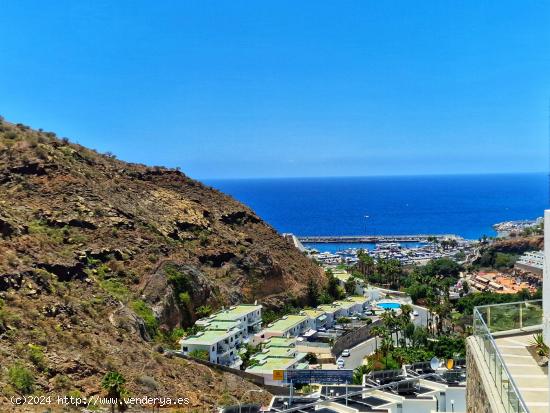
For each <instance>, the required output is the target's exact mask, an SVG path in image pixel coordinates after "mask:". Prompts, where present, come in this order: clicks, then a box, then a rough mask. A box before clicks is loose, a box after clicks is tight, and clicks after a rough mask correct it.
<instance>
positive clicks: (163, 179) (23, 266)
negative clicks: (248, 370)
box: [0, 121, 325, 405]
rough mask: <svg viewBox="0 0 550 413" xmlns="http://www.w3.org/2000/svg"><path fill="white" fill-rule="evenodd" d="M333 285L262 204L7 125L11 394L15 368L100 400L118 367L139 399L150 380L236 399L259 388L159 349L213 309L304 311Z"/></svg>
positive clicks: (0, 268)
mask: <svg viewBox="0 0 550 413" xmlns="http://www.w3.org/2000/svg"><path fill="white" fill-rule="evenodd" d="M324 282H325V281H324V278H323V275H322V273H321V272H320V271H319V268H318V267H317V266H316V265H315V264H314V263H313V262H311V261H310V260H309V259H307V258H306V257H304V256H303V255H302V254H301V253H300V252H299V251H298V250H297V249H295V248H294V247H293V246H292V245H290V244H289V243H288V242H287V241H286V240H284V239H283V238H282V237H281V236H280V235H279V234H278V233H277V232H276V231H275V230H274V229H273V228H271V227H270V226H269V225H267V224H265V223H264V222H262V220H261V219H260V218H259V217H258V216H257V215H256V214H255V213H254V212H253V211H252V210H251V209H249V208H247V207H246V206H244V205H242V204H240V203H239V202H237V201H236V200H234V199H233V198H231V197H229V196H227V195H224V194H222V193H220V192H218V191H216V190H214V189H212V188H209V187H207V186H205V185H203V184H201V183H200V182H197V181H195V180H192V179H190V178H188V177H186V176H185V175H184V174H183V173H181V172H180V171H178V170H174V169H165V168H161V167H147V166H144V165H138V164H129V163H125V162H122V161H119V160H117V159H115V158H114V156H112V155H110V154H107V155H101V154H98V153H97V152H95V151H93V150H90V149H87V148H84V147H82V146H80V145H76V144H72V143H70V142H69V141H68V140H63V139H58V138H57V137H56V136H55V134H53V133H46V132H43V131H36V130H32V129H30V128H28V127H26V126H24V125H20V124H19V125H14V124H11V123H8V122H6V121H2V122H1V124H0V299H1V301H0V344H1V345H0V366H1V368H2V371H1V374H0V388H2V389H4V390H3V395H4V396H6V395H8V394H10V393H13V392H17V389H14V386H13V385H12V384H10V385H8V383H10V378H9V377H8V376H9V371H8V370H9V367H10V366H14V365H20V367H23V368H25V369H27V370H29V371H30V372H31V373H32V375H33V376H34V377H35V380H36V381H35V384H34V391H40V392H55V393H63V392H65V393H66V392H67V391H78V392H82V393H84V394H96V393H98V392H100V388H99V382H100V380H101V377H102V375H103V374H104V373H105V372H106V371H108V370H111V369H117V370H120V371H121V372H123V373H124V374H125V375H126V376H127V377H128V378H129V387H130V389H133V390H134V391H138V390H139V388H140V385H139V383H140V380H141V381H143V380H145V379H144V377H149V378H153V379H154V380H155V381H157V382H158V383H159V386H160V388H162V389H163V390H165V391H168V392H172V393H179V394H183V393H185V395H186V396H190V397H192V398H193V403H194V404H195V405H200V404H201V403H210V404H212V403H214V402H215V401H216V400H217V399H219V398H220V397H221V396H222V395H224V396H227V397H232V395H235V394H236V395H238V394H239V393H242V391H244V389H246V387H247V386H250V385H249V384H246V383H244V382H242V380H240V379H238V378H235V377H233V378H231V379H228V380H226V383H227V384H225V385H221V384H220V380H221V378H220V377H217V375H219V374H220V373H216V372H213V371H211V370H209V369H208V368H206V367H203V366H199V365H196V364H195V363H190V362H184V361H181V360H173V359H172V360H168V359H167V358H166V357H165V356H163V355H161V354H160V353H158V352H157V351H155V349H156V348H157V347H159V345H163V346H165V345H168V344H166V343H167V342H170V338H171V337H172V332H173V330H174V329H175V328H178V327H188V326H190V325H191V324H192V323H193V322H194V320H195V319H196V318H197V317H199V316H200V315H201V314H204V313H206V312H208V311H209V310H210V309H216V308H219V307H221V306H223V305H229V304H232V303H237V302H253V301H255V300H258V301H259V302H261V303H263V304H264V305H265V306H266V307H271V308H277V307H280V306H282V305H283V304H285V303H287V302H289V301H292V302H293V303H304V302H305V300H307V297H306V291H307V288H306V286H307V285H308V284H310V283H315V284H318V285H322V284H323V283H324ZM159 337H160V339H159ZM159 340H160V341H159ZM36 349H38V350H36ZM157 350H158V348H157ZM34 353H37V354H38V355H36V354H35V356H33V354H34ZM37 359H40V360H41V361H37ZM226 376H227V374H226ZM220 386H221V387H220ZM4 401H5V400H4Z"/></svg>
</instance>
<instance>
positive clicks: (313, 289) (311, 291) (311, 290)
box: [307, 278, 319, 307]
mask: <svg viewBox="0 0 550 413" xmlns="http://www.w3.org/2000/svg"><path fill="white" fill-rule="evenodd" d="M307 301H308V304H309V305H310V306H312V307H317V306H318V305H319V286H318V285H317V283H316V282H315V281H314V280H313V279H312V278H310V279H309V281H308V283H307Z"/></svg>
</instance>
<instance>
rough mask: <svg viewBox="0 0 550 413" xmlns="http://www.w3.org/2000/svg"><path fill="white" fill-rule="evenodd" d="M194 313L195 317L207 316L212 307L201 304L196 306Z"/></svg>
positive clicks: (210, 312)
mask: <svg viewBox="0 0 550 413" xmlns="http://www.w3.org/2000/svg"><path fill="white" fill-rule="evenodd" d="M195 313H196V314H197V317H208V316H209V315H210V314H212V307H210V306H209V305H201V306H199V307H197V309H196V310H195Z"/></svg>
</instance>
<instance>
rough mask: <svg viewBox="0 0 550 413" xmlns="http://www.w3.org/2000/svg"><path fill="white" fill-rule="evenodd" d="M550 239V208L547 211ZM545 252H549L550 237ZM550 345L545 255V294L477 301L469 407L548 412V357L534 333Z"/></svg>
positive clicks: (549, 277)
mask: <svg viewBox="0 0 550 413" xmlns="http://www.w3.org/2000/svg"><path fill="white" fill-rule="evenodd" d="M544 216H545V223H546V225H545V239H546V240H549V239H550V211H548V210H547V211H545V214H544ZM544 257H550V242H546V243H545V247H544ZM538 333H542V334H543V337H544V341H545V343H546V345H550V259H544V283H543V299H542V300H534V301H525V302H517V303H511V304H496V305H486V306H481V307H476V308H475V310H474V331H473V335H472V336H471V337H469V338H468V339H467V365H468V384H467V402H468V412H472V413H477V412H493V413H508V412H521V413H543V412H544V413H548V412H549V411H550V400H549V395H550V382H549V377H548V358H546V359H545V358H544V357H541V356H539V355H538V354H537V351H536V348H535V346H534V344H533V342H534V335H535V334H538Z"/></svg>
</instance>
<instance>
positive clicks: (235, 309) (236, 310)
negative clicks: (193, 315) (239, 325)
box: [207, 304, 262, 321]
mask: <svg viewBox="0 0 550 413" xmlns="http://www.w3.org/2000/svg"><path fill="white" fill-rule="evenodd" d="M261 308H262V306H261V305H256V304H239V305H235V306H232V307H229V308H226V309H225V310H221V311H218V312H217V313H214V314H212V315H211V316H209V317H208V318H207V320H231V321H232V320H238V319H239V318H241V317H243V316H245V315H247V314H249V313H251V312H254V311H257V310H261Z"/></svg>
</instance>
